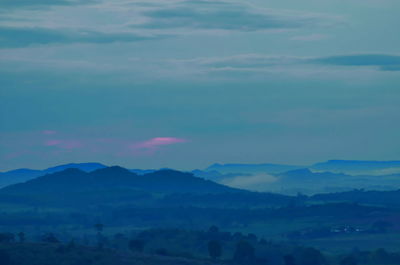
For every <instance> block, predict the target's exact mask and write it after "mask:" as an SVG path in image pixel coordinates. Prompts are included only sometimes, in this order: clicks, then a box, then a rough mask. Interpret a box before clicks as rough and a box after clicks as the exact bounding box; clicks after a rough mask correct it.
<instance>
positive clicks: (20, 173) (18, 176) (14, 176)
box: [0, 163, 107, 188]
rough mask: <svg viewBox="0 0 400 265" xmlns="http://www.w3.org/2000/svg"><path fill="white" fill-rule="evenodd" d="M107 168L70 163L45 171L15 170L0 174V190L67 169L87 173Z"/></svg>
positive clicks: (89, 164)
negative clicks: (75, 169)
mask: <svg viewBox="0 0 400 265" xmlns="http://www.w3.org/2000/svg"><path fill="white" fill-rule="evenodd" d="M105 167H107V166H105V165H103V164H101V163H69V164H65V165H59V166H55V167H49V168H46V169H43V170H36V169H28V168H21V169H15V170H10V171H7V172H0V188H1V187H5V186H7V185H12V184H15V183H20V182H25V181H28V180H30V179H33V178H36V177H39V176H42V175H45V174H50V173H55V172H59V171H62V170H65V169H67V168H77V169H80V170H83V171H85V172H90V171H93V170H96V169H101V168H105Z"/></svg>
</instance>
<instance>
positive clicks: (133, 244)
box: [129, 239, 145, 253]
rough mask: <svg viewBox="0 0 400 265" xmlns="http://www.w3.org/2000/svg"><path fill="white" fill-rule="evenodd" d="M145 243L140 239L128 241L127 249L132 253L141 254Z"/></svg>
mask: <svg viewBox="0 0 400 265" xmlns="http://www.w3.org/2000/svg"><path fill="white" fill-rule="evenodd" d="M144 246H145V242H144V241H143V240H140V239H132V240H130V241H129V249H130V250H131V251H132V252H139V253H142V252H143V250H144Z"/></svg>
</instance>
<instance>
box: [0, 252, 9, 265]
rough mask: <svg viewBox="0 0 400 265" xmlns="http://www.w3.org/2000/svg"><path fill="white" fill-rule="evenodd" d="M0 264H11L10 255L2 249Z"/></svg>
mask: <svg viewBox="0 0 400 265" xmlns="http://www.w3.org/2000/svg"><path fill="white" fill-rule="evenodd" d="M0 264H1V265H9V264H11V259H10V255H8V253H7V252H6V251H4V250H0Z"/></svg>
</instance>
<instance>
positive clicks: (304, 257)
mask: <svg viewBox="0 0 400 265" xmlns="http://www.w3.org/2000/svg"><path fill="white" fill-rule="evenodd" d="M323 264H326V260H325V258H324V256H322V254H321V252H319V251H318V250H316V249H315V248H306V249H304V250H303V251H302V252H301V254H300V257H299V265H323Z"/></svg>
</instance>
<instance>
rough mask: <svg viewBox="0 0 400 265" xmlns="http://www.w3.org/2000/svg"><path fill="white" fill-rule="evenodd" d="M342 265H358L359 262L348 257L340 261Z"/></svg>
mask: <svg viewBox="0 0 400 265" xmlns="http://www.w3.org/2000/svg"><path fill="white" fill-rule="evenodd" d="M340 265H357V260H356V259H355V258H354V257H352V256H347V257H345V258H344V259H342V260H341V261H340Z"/></svg>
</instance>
